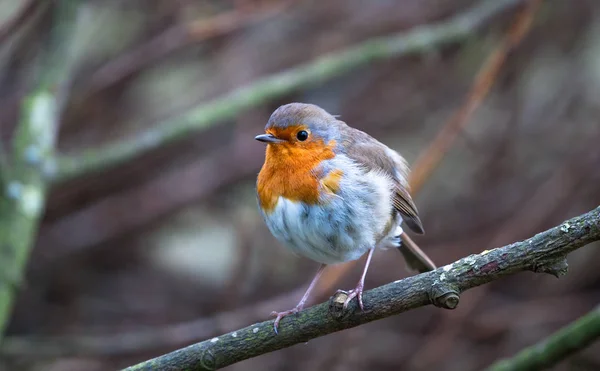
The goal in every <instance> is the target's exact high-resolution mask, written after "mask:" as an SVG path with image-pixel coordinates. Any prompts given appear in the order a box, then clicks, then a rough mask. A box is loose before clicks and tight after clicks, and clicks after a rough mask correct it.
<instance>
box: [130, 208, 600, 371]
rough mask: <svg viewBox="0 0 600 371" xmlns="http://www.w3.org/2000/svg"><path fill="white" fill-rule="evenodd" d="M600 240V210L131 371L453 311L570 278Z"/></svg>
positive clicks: (211, 365) (223, 360) (252, 352)
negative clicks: (517, 283) (492, 291)
mask: <svg viewBox="0 0 600 371" xmlns="http://www.w3.org/2000/svg"><path fill="white" fill-rule="evenodd" d="M598 240H600V207H598V208H596V209H594V210H592V211H590V212H588V213H586V214H583V215H581V216H578V217H575V218H572V219H570V220H568V221H566V222H564V223H562V224H561V225H559V226H557V227H554V228H552V229H549V230H547V231H545V232H542V233H539V234H537V235H536V236H534V237H532V238H530V239H527V240H525V241H521V242H517V243H513V244H511V245H507V246H504V247H500V248H496V249H493V250H490V251H484V252H482V253H480V254H475V255H470V256H467V257H465V258H463V259H460V260H458V261H456V262H454V263H452V264H449V265H446V266H444V267H441V268H438V269H436V270H434V271H432V272H428V273H423V274H420V275H417V276H412V277H408V278H405V279H403V280H399V281H396V282H393V283H390V284H387V285H384V286H381V287H378V288H376V289H373V290H369V291H367V292H365V293H364V303H365V311H364V312H361V311H360V310H357V305H356V302H355V301H353V302H352V303H351V304H350V306H349V309H348V310H347V311H342V310H341V308H342V304H343V302H344V300H345V296H344V294H341V293H340V294H336V295H335V296H334V297H333V298H332V299H331V300H330V302H329V303H322V304H319V305H316V306H313V307H311V308H308V309H306V310H304V311H302V312H300V313H299V314H298V315H297V316H290V317H286V318H284V319H283V320H282V321H281V323H280V325H279V335H275V334H274V332H273V321H272V320H270V321H265V322H262V323H258V324H254V325H251V326H248V327H246V328H243V329H240V330H237V331H233V332H230V333H228V334H224V335H222V336H219V337H215V338H213V339H211V340H206V341H203V342H200V343H197V344H194V345H190V346H188V347H186V348H183V349H179V350H177V351H174V352H172V353H169V354H166V355H163V356H160V357H157V358H154V359H151V360H149V361H145V362H142V363H140V364H137V365H134V366H131V367H129V368H127V369H126V370H127V371H134V370H163V369H169V370H215V369H218V368H221V367H225V366H227V365H231V364H233V363H236V362H239V361H242V360H244V359H248V358H251V357H256V356H258V355H261V354H265V353H268V352H272V351H275V350H278V349H281V348H285V347H289V346H292V345H294V344H298V343H304V342H306V341H308V340H310V339H314V338H317V337H319V336H323V335H327V334H330V333H332V332H336V331H340V330H344V329H348V328H352V327H356V326H359V325H361V324H364V323H368V322H371V321H375V320H378V319H382V318H386V317H389V316H392V315H395V314H399V313H402V312H406V311H408V310H410V309H415V308H419V307H422V306H425V305H428V304H434V305H436V306H438V307H442V308H448V309H453V308H455V307H456V306H457V305H458V301H459V295H460V293H462V292H464V291H465V290H468V289H470V288H473V287H476V286H479V285H483V284H485V283H488V282H491V281H494V280H497V279H500V278H502V277H505V276H508V275H511V274H514V273H517V272H522V271H533V272H544V273H550V274H552V275H555V276H561V275H563V274H565V273H566V255H567V254H568V253H570V252H572V251H574V250H576V249H578V248H580V247H582V246H584V245H586V244H588V243H591V242H594V241H598Z"/></svg>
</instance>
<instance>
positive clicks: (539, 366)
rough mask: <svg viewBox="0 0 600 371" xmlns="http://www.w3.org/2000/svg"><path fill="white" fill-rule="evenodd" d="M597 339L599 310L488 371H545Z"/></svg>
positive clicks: (599, 319)
mask: <svg viewBox="0 0 600 371" xmlns="http://www.w3.org/2000/svg"><path fill="white" fill-rule="evenodd" d="M599 337H600V306H598V307H596V308H595V309H594V310H592V311H591V312H589V313H588V314H586V315H585V316H583V317H581V318H579V319H578V320H576V321H575V322H573V323H571V324H569V325H568V326H566V327H563V328H562V329H560V330H559V331H557V332H556V333H554V334H553V335H551V336H549V337H548V338H547V339H544V340H543V341H541V342H540V343H538V344H535V345H532V346H531V347H528V348H525V349H523V350H522V351H520V352H519V353H518V354H517V355H516V356H514V357H513V358H510V359H505V360H502V361H499V362H497V363H494V364H493V365H491V366H490V367H489V368H488V369H487V370H488V371H520V370H527V371H535V370H545V369H548V368H550V367H552V366H554V365H556V364H557V363H559V362H560V361H562V360H563V359H565V358H567V357H568V356H570V355H572V354H574V353H576V352H578V351H580V350H582V349H585V348H586V347H587V346H589V345H590V344H592V343H593V342H594V341H596V340H597V339H598V338H599Z"/></svg>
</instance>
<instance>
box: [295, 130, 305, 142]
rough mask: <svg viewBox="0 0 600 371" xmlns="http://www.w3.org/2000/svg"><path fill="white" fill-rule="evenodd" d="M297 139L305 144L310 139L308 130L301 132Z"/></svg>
mask: <svg viewBox="0 0 600 371" xmlns="http://www.w3.org/2000/svg"><path fill="white" fill-rule="evenodd" d="M296 138H298V140H299V141H301V142H304V141H305V140H307V139H308V132H307V131H306V130H300V131H299V132H298V134H296Z"/></svg>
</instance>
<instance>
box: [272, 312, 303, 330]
mask: <svg viewBox="0 0 600 371" xmlns="http://www.w3.org/2000/svg"><path fill="white" fill-rule="evenodd" d="M300 309H301V308H298V307H295V308H292V309H290V310H286V311H283V312H276V311H272V312H271V316H275V317H276V318H275V323H273V330H275V334H276V335H277V334H279V332H277V328H278V327H279V321H281V319H282V318H283V317H285V316H289V315H290V314H297V313H298V312H300Z"/></svg>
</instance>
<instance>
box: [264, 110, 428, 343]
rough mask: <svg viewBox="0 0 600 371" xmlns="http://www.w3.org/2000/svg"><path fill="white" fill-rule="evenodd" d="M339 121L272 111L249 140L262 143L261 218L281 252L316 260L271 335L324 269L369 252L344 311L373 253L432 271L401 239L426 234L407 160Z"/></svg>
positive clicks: (317, 113) (357, 293)
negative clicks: (392, 253) (387, 253)
mask: <svg viewBox="0 0 600 371" xmlns="http://www.w3.org/2000/svg"><path fill="white" fill-rule="evenodd" d="M338 118H339V117H338V116H334V115H331V114H330V113H328V112H327V111H325V110H324V109H322V108H321V107H319V106H317V105H314V104H308V103H289V104H285V105H282V106H280V107H279V108H277V109H276V110H275V111H274V112H273V113H272V114H271V116H270V118H269V120H268V121H267V124H266V126H265V132H264V133H263V134H259V135H257V136H256V137H255V139H256V140H257V141H260V142H264V143H266V151H265V161H264V163H263V165H262V168H261V170H260V172H259V173H258V177H257V181H256V194H257V201H258V209H259V211H260V214H261V215H262V218H263V219H264V221H265V223H266V225H267V227H268V229H269V231H270V232H271V234H272V235H273V236H274V237H275V238H276V239H277V240H278V241H279V242H280V243H282V244H283V245H284V246H285V247H287V248H289V249H290V250H291V251H292V252H294V253H295V254H297V255H300V256H304V257H306V258H308V259H311V260H313V261H315V262H318V263H320V266H319V269H318V270H317V273H316V275H315V277H314V278H313V280H312V281H311V283H310V284H309V286H308V289H307V290H306V292H305V294H304V295H303V296H302V299H300V302H299V303H298V304H297V305H296V306H295V307H294V308H292V309H290V310H286V311H282V312H277V311H274V312H272V313H271V315H272V316H274V317H276V318H275V322H274V329H275V333H276V334H277V333H278V326H279V323H280V321H281V320H282V319H283V318H284V317H286V316H288V315H290V314H295V313H298V312H299V311H301V310H302V309H303V308H304V305H305V303H306V301H307V299H308V298H309V296H310V293H311V291H312V290H313V289H314V287H315V285H316V283H317V281H318V280H319V278H320V276H321V274H322V273H323V271H324V270H325V267H326V266H327V265H333V264H340V263H344V262H348V261H353V260H357V259H359V258H361V257H362V256H364V255H365V254H366V255H367V259H366V263H365V266H364V269H363V272H362V275H361V277H360V280H359V281H358V284H357V285H356V287H355V288H354V289H352V290H350V291H348V292H346V294H347V298H346V300H345V302H344V305H343V308H344V309H347V306H348V304H349V303H350V302H351V300H352V299H354V298H357V300H358V305H359V307H360V309H361V310H364V305H363V300H362V293H363V289H364V283H365V277H366V275H367V270H368V268H369V265H370V263H371V258H372V256H373V252H374V251H375V249H377V248H380V249H387V248H398V249H399V250H400V252H402V254H403V256H404V258H405V260H406V263H407V266H408V267H409V268H410V269H411V270H415V271H418V272H426V271H430V270H433V269H435V264H434V263H433V262H432V261H431V259H430V258H429V257H428V256H427V255H426V254H425V253H424V252H423V251H422V250H421V249H419V247H418V246H417V245H416V244H415V243H413V242H412V240H411V239H410V238H406V237H407V236H405V238H402V237H403V236H402V235H403V234H404V230H403V227H402V225H403V224H404V225H406V226H408V228H409V229H410V230H411V231H413V232H415V233H417V234H424V229H423V224H422V222H421V219H420V218H419V214H418V211H417V207H416V206H415V203H414V202H413V200H412V197H411V195H410V193H409V185H408V180H407V179H408V174H409V167H408V164H407V162H406V161H405V159H404V158H403V157H402V156H401V155H400V154H398V152H396V151H394V150H392V149H391V148H389V147H388V146H387V145H385V144H383V143H381V142H379V141H378V140H377V139H375V138H373V137H372V136H370V135H368V134H367V133H365V132H363V131H361V130H358V129H355V128H353V127H350V126H348V125H347V124H346V123H345V122H343V121H341V120H339V119H338ZM403 240H404V243H402V241H403ZM407 242H408V243H407ZM338 291H342V290H338Z"/></svg>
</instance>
